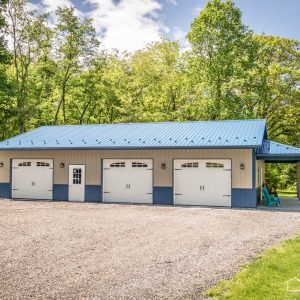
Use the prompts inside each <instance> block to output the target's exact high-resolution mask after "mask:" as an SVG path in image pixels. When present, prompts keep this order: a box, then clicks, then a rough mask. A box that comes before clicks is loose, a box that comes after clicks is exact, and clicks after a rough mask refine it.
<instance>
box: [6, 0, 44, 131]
mask: <svg viewBox="0 0 300 300" xmlns="http://www.w3.org/2000/svg"><path fill="white" fill-rule="evenodd" d="M8 15H9V18H10V26H9V33H10V36H11V37H12V47H13V65H14V71H15V78H14V81H15V89H16V114H17V124H18V131H19V133H23V132H24V131H26V122H27V119H29V118H30V116H31V114H32V105H31V102H30V101H29V98H28V96H29V90H30V88H29V78H30V71H31V67H32V66H33V64H34V63H35V62H36V61H37V60H38V57H39V54H40V52H41V43H42V41H43V40H44V39H45V37H46V36H47V34H48V32H49V30H48V28H47V16H46V15H39V16H36V15H35V12H33V11H29V10H28V9H27V1H26V0H10V1H9V3H8Z"/></svg>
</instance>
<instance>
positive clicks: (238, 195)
mask: <svg viewBox="0 0 300 300" xmlns="http://www.w3.org/2000/svg"><path fill="white" fill-rule="evenodd" d="M256 201H257V200H256V189H232V192H231V206H232V207H243V208H256Z"/></svg>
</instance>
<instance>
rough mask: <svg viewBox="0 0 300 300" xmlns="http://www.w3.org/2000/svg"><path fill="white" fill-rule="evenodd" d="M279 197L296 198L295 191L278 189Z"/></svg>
mask: <svg viewBox="0 0 300 300" xmlns="http://www.w3.org/2000/svg"><path fill="white" fill-rule="evenodd" d="M278 196H279V197H289V198H296V197H297V192H296V191H292V190H284V191H278Z"/></svg>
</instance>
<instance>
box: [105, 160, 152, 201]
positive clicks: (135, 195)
mask: <svg viewBox="0 0 300 300" xmlns="http://www.w3.org/2000/svg"><path fill="white" fill-rule="evenodd" d="M152 176H153V162H152V160H151V159H104V160H103V202H124V203H152V190H153V187H152Z"/></svg>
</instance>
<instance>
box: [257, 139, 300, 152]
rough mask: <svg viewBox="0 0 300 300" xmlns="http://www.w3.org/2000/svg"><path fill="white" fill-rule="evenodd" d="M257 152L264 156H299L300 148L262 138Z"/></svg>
mask: <svg viewBox="0 0 300 300" xmlns="http://www.w3.org/2000/svg"><path fill="white" fill-rule="evenodd" d="M257 154H258V155H264V156H276V155H278V156H289V155H291V156H300V148H297V147H293V146H289V145H285V144H280V143H277V142H273V141H269V140H264V141H263V144H262V146H261V148H259V149H258V152H257Z"/></svg>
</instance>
